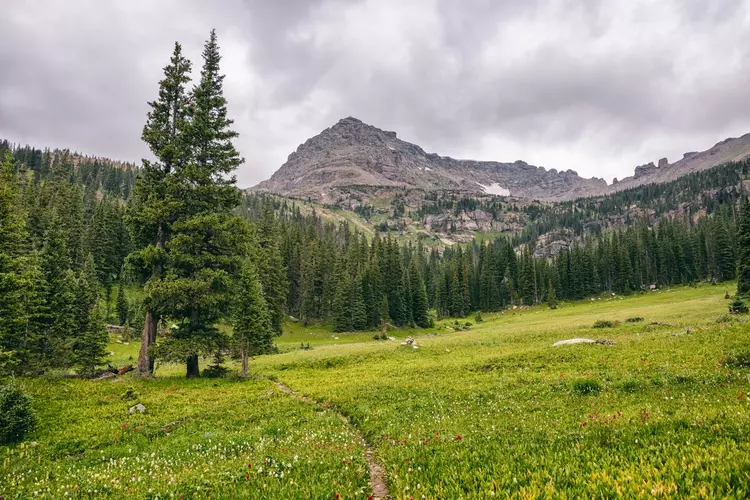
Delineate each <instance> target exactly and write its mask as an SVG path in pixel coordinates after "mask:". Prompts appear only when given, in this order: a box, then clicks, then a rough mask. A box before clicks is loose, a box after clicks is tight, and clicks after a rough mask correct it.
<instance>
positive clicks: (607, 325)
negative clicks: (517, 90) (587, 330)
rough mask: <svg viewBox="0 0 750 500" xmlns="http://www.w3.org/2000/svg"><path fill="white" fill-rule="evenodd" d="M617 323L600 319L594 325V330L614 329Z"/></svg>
mask: <svg viewBox="0 0 750 500" xmlns="http://www.w3.org/2000/svg"><path fill="white" fill-rule="evenodd" d="M614 327H615V322H614V321H609V320H608V319H598V320H596V322H595V323H594V328H614Z"/></svg>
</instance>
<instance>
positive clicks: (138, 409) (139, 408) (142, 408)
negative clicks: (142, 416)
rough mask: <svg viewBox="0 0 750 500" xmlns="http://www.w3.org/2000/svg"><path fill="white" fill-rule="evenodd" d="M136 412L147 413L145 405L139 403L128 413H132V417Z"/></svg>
mask: <svg viewBox="0 0 750 500" xmlns="http://www.w3.org/2000/svg"><path fill="white" fill-rule="evenodd" d="M135 412H138V413H145V412H146V406H145V405H144V404H143V403H138V404H137V405H135V406H131V407H130V409H129V410H128V413H130V414H131V415H132V414H133V413H135Z"/></svg>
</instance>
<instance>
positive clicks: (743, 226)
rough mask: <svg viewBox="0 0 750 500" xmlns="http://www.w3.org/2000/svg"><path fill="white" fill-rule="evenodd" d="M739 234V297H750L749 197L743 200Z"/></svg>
mask: <svg viewBox="0 0 750 500" xmlns="http://www.w3.org/2000/svg"><path fill="white" fill-rule="evenodd" d="M737 233H738V234H737V246H738V247H739V277H738V279H737V295H738V296H740V297H748V296H750V200H748V198H747V197H745V198H743V199H742V205H741V208H740V220H739V227H738V231H737Z"/></svg>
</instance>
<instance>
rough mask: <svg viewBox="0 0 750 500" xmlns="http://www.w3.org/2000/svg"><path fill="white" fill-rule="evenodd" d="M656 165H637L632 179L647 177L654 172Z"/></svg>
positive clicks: (652, 163) (651, 163)
mask: <svg viewBox="0 0 750 500" xmlns="http://www.w3.org/2000/svg"><path fill="white" fill-rule="evenodd" d="M656 168H657V167H656V165H654V162H650V163H646V164H645V165H638V166H637V167H635V175H634V176H633V178H634V179H642V178H644V177H648V176H649V175H651V174H653V173H654V172H656Z"/></svg>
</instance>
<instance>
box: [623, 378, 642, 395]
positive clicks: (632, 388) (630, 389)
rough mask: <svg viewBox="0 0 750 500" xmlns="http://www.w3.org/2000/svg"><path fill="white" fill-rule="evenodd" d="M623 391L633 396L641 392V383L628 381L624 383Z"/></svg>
mask: <svg viewBox="0 0 750 500" xmlns="http://www.w3.org/2000/svg"><path fill="white" fill-rule="evenodd" d="M621 389H622V391H623V392H627V393H629V394H633V393H635V392H638V391H639V390H641V383H640V382H639V381H637V380H633V379H630V380H626V381H624V382H623V383H622V386H621Z"/></svg>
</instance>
